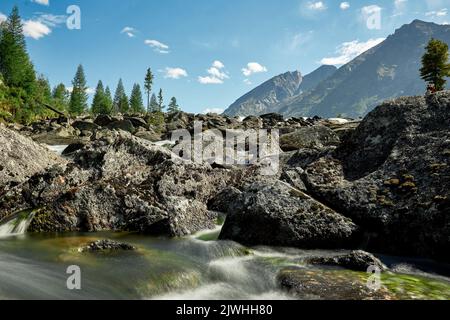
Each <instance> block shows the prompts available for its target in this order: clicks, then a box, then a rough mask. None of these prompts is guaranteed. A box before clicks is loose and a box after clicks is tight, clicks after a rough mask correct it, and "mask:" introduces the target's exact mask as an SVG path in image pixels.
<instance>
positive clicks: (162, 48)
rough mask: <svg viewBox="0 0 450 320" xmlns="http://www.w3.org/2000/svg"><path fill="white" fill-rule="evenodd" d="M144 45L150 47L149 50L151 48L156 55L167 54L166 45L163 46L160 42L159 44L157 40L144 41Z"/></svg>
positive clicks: (167, 47) (167, 48)
mask: <svg viewBox="0 0 450 320" xmlns="http://www.w3.org/2000/svg"><path fill="white" fill-rule="evenodd" d="M144 43H145V44H146V45H148V46H150V47H151V48H153V50H154V51H155V52H158V53H169V52H170V51H169V46H168V45H167V44H164V43H162V42H159V41H158V40H145V41H144Z"/></svg>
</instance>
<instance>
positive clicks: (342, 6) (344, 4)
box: [339, 2, 350, 10]
mask: <svg viewBox="0 0 450 320" xmlns="http://www.w3.org/2000/svg"><path fill="white" fill-rule="evenodd" d="M339 7H340V8H341V10H347V9H349V8H350V3H348V2H341V4H340V6H339Z"/></svg>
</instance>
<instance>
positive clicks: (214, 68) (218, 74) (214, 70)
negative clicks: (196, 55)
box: [198, 60, 230, 84]
mask: <svg viewBox="0 0 450 320" xmlns="http://www.w3.org/2000/svg"><path fill="white" fill-rule="evenodd" d="M206 72H207V73H208V75H207V76H204V77H198V82H200V83H201V84H222V83H223V82H224V80H225V79H228V78H230V77H229V75H228V74H227V72H226V71H225V65H224V64H223V63H222V62H221V61H219V60H216V61H214V62H213V63H212V65H211V67H210V68H209V69H208V70H206Z"/></svg>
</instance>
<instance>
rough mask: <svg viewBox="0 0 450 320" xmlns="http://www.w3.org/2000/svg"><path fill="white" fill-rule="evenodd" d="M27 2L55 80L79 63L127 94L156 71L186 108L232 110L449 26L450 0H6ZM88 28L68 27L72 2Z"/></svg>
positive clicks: (41, 61)
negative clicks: (408, 34)
mask: <svg viewBox="0 0 450 320" xmlns="http://www.w3.org/2000/svg"><path fill="white" fill-rule="evenodd" d="M13 5H18V6H19V9H20V13H21V16H22V18H23V19H24V30H25V34H26V36H27V44H28V50H29V52H30V55H31V58H32V60H33V62H34V64H35V66H36V69H37V71H38V72H40V73H43V74H44V75H45V76H46V77H48V78H49V80H50V82H51V84H52V85H56V84H57V83H59V82H63V83H64V84H66V85H67V86H70V82H71V80H72V78H73V75H74V73H75V70H76V67H77V65H78V64H79V63H82V64H83V66H84V67H85V71H86V75H87V79H88V85H89V86H90V87H95V86H96V84H97V81H98V80H99V79H101V80H102V81H103V82H104V83H105V84H106V85H109V86H110V87H111V89H112V91H114V90H115V87H116V85H117V82H118V79H119V78H122V79H123V81H124V84H125V86H126V89H127V90H128V92H129V91H130V90H131V88H132V85H133V83H134V82H137V83H140V84H141V85H142V83H143V78H144V75H145V70H146V68H147V67H151V68H152V70H153V72H154V73H155V76H156V79H155V85H154V89H155V91H157V90H159V88H162V89H163V90H164V93H165V97H166V102H167V101H168V100H169V98H170V97H171V96H176V97H177V99H178V101H179V104H180V105H181V107H182V108H183V110H185V111H188V112H196V113H199V112H202V111H204V110H207V109H209V110H214V109H222V110H223V109H225V108H227V107H228V106H229V105H230V104H231V103H233V102H234V101H235V100H236V99H237V98H238V97H240V96H241V95H242V94H244V93H246V92H248V91H249V90H250V89H252V88H253V87H255V86H256V85H259V84H261V83H262V82H264V81H265V80H267V79H269V78H271V77H273V76H275V75H278V74H280V73H284V72H286V71H294V70H300V71H301V72H302V73H303V74H307V73H309V72H311V71H313V70H314V69H316V68H318V67H319V66H320V65H321V64H322V63H326V64H336V65H338V66H339V65H341V64H343V63H345V62H347V61H348V60H349V59H351V58H353V57H355V56H356V55H357V54H359V53H361V52H363V51H365V50H366V49H368V48H370V47H371V46H373V45H375V44H377V43H379V42H380V41H382V40H383V39H384V38H386V37H387V36H388V35H389V34H391V33H393V32H394V31H395V29H397V28H399V27H401V26H402V25H403V24H405V23H410V22H411V21H412V20H414V19H421V20H425V21H433V22H436V23H448V22H449V21H450V16H449V14H450V13H449V12H448V9H450V0H421V1H417V0H380V1H361V0H354V1H352V0H349V1H346V2H343V1H336V0H323V1H314V0H312V1H308V0H164V1H163V0H127V1H123V0H78V1H77V0H21V1H13V0H1V1H0V20H2V19H4V15H8V14H9V12H10V10H11V8H12V7H13ZM70 5H76V6H78V7H79V8H80V11H81V19H80V21H81V29H79V30H78V29H75V30H70V29H68V28H67V25H66V20H67V17H68V16H70V14H67V8H68V7H69V6H70Z"/></svg>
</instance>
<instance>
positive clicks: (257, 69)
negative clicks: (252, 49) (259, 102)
mask: <svg viewBox="0 0 450 320" xmlns="http://www.w3.org/2000/svg"><path fill="white" fill-rule="evenodd" d="M262 72H267V68H266V67H264V66H263V65H261V64H259V63H258V62H249V63H247V67H245V68H242V74H243V75H244V76H246V77H249V76H251V75H252V74H254V73H262Z"/></svg>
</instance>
